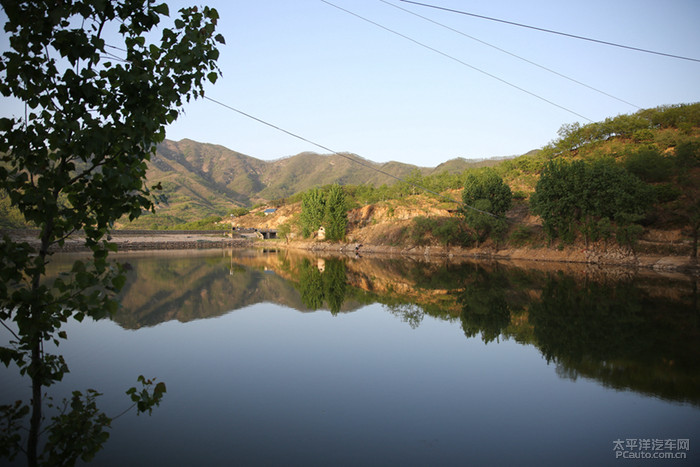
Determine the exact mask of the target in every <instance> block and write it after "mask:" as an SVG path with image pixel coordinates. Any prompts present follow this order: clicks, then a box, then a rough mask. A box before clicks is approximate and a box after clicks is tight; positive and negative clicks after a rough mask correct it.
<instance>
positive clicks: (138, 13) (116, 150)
mask: <svg viewBox="0 0 700 467" xmlns="http://www.w3.org/2000/svg"><path fill="white" fill-rule="evenodd" d="M1 4H2V7H3V9H4V11H5V14H6V15H7V18H8V20H7V22H6V24H5V31H6V32H8V33H9V34H10V35H11V36H10V50H8V51H6V52H4V53H3V54H2V56H1V57H0V93H2V95H3V96H6V97H12V98H16V99H19V100H20V101H22V102H23V103H24V104H25V108H26V117H25V118H2V119H0V132H1V133H2V135H1V137H0V192H5V193H8V195H9V197H10V201H11V205H12V206H13V207H15V208H17V209H18V210H19V211H20V212H21V213H22V215H23V217H24V219H25V220H26V221H27V222H29V223H30V224H33V225H35V226H36V227H37V228H38V229H39V231H40V234H39V238H38V240H39V246H38V247H33V246H31V245H29V244H27V243H18V242H14V241H12V240H11V239H9V238H8V237H5V238H4V239H3V240H2V242H0V258H1V259H2V262H1V263H0V320H2V324H3V326H4V327H5V328H6V329H7V330H8V331H9V332H10V333H11V334H12V336H13V339H12V341H11V346H10V347H4V348H0V358H1V359H2V361H3V363H5V364H6V365H9V364H10V362H14V364H16V365H17V366H18V367H19V369H20V372H21V373H22V374H23V375H27V376H28V377H29V378H30V379H31V392H32V395H31V402H30V405H31V409H30V407H29V406H26V405H20V406H18V408H17V410H14V411H13V409H12V408H7V407H8V406H6V407H4V409H5V414H6V415H7V414H10V415H9V417H10V419H11V420H12V421H13V423H14V425H13V426H17V425H18V424H19V423H20V421H21V419H22V417H24V416H25V415H27V414H28V413H29V412H30V411H31V417H30V422H29V429H28V430H27V433H28V434H27V439H26V444H25V447H22V446H21V445H20V441H21V439H20V438H21V437H20V436H19V435H16V436H15V435H7V434H6V435H7V436H5V437H3V439H2V440H3V441H5V442H6V444H5V445H4V446H2V448H3V453H4V454H6V455H8V456H10V457H13V456H14V455H16V453H17V450H23V451H25V452H26V455H27V459H28V464H29V465H37V464H38V462H39V461H40V460H42V459H43V460H44V461H46V462H51V463H58V462H59V461H60V462H65V463H67V464H71V463H72V462H75V460H76V459H77V458H78V457H80V458H81V459H83V460H89V459H90V458H91V457H92V456H93V455H94V454H95V453H96V452H97V451H98V450H99V449H100V447H101V445H102V443H103V442H104V441H105V439H106V433H105V432H104V428H105V427H106V426H107V424H108V423H109V422H108V420H109V419H108V418H107V419H105V418H104V414H101V413H100V412H99V411H97V410H96V408H95V406H94V403H93V402H94V397H95V396H96V394H92V393H88V394H87V395H85V396H83V395H82V394H80V393H79V392H76V393H74V398H73V400H72V401H71V402H70V404H69V407H71V410H70V411H68V412H67V413H64V414H62V415H61V416H56V417H54V418H53V420H52V423H51V424H50V425H49V426H48V427H47V429H48V430H49V438H48V439H49V442H47V443H46V445H45V450H44V451H45V452H44V457H43V458H40V455H39V449H38V448H39V434H40V431H41V430H40V426H41V424H42V420H43V418H44V414H43V412H42V409H43V408H42V389H43V388H45V387H48V386H51V385H52V384H53V383H54V382H56V381H59V380H60V379H61V377H62V376H63V374H64V373H65V372H66V371H67V370H68V367H67V365H66V362H65V361H64V360H63V358H62V357H61V356H60V355H49V354H48V353H46V352H44V343H45V342H51V341H52V342H54V343H55V344H56V345H58V344H59V343H60V340H61V339H65V338H66V337H67V336H66V333H65V332H64V331H61V330H60V329H61V326H62V324H63V323H65V322H67V321H68V320H69V319H71V318H73V319H76V320H78V321H80V320H82V319H84V317H86V316H89V317H92V318H94V319H100V318H102V317H105V316H106V315H108V314H109V313H111V312H113V311H114V310H116V309H117V306H118V303H117V302H116V301H115V300H114V295H115V294H116V292H117V291H118V290H119V289H120V288H121V287H122V286H123V284H124V281H125V275H124V274H123V268H122V267H121V266H120V265H117V264H114V263H109V262H107V255H108V253H109V252H110V251H114V250H116V246H115V245H113V244H110V243H109V242H108V241H107V240H105V236H106V235H107V233H108V232H109V230H110V229H111V228H112V226H113V223H114V222H115V221H116V220H117V219H119V218H120V217H122V216H124V215H126V216H128V217H129V219H132V220H133V219H135V218H136V217H138V216H139V215H140V214H141V212H142V210H146V209H151V208H152V207H153V199H152V197H151V190H149V189H148V187H146V186H144V180H145V175H146V162H147V161H148V160H149V158H150V156H151V155H152V154H154V152H155V147H156V144H157V143H159V142H161V141H162V140H163V139H164V137H165V126H166V125H167V124H168V123H171V122H173V121H174V120H175V119H176V118H177V117H178V115H179V113H180V112H181V108H182V104H183V101H184V100H186V101H189V100H191V99H194V98H197V97H201V96H203V93H204V89H203V85H204V82H205V80H207V79H208V80H209V81H211V82H215V81H216V79H217V77H218V76H219V74H220V73H219V70H218V68H217V66H216V60H217V58H218V55H219V53H218V50H217V48H216V43H217V42H218V43H223V42H224V39H223V37H222V36H221V35H215V28H216V23H217V19H218V14H217V12H216V10H214V9H211V8H208V7H205V8H196V7H193V8H183V9H181V10H180V17H179V18H178V19H176V20H175V24H174V27H173V28H164V29H163V30H162V35H161V38H160V39H159V40H158V39H155V36H154V35H153V34H152V33H153V31H154V30H156V28H157V27H159V24H160V21H161V19H162V17H163V16H168V15H169V11H168V6H167V5H166V4H165V3H163V4H156V3H155V2H154V1H153V0H129V1H127V0H114V1H89V0H72V1H71V0H68V1H58V0H54V1H41V2H40V1H37V0H24V1H10V0H2V1H1ZM110 28H112V29H113V30H116V31H118V34H119V35H118V36H117V37H118V38H119V40H120V42H119V43H118V44H117V43H113V42H112V39H110V42H109V43H108V42H107V40H105V37H104V34H105V31H108V30H110ZM117 40H118V39H114V41H117ZM115 51H119V52H120V55H122V57H117V56H116V55H114V53H115ZM76 232H83V233H84V235H85V245H86V247H88V248H89V249H90V251H91V252H92V258H91V260H89V261H76V262H75V263H74V265H73V267H72V270H71V271H70V272H69V273H67V274H66V275H65V276H63V277H59V278H57V279H56V280H55V281H53V282H51V281H49V280H48V279H47V277H46V265H47V264H48V263H49V262H50V260H51V255H52V251H54V249H56V248H57V247H60V246H61V245H63V243H64V241H65V239H66V238H67V237H68V236H70V235H72V234H74V233H76ZM141 381H142V382H143V383H144V384H145V385H147V386H148V385H150V384H152V382H151V381H147V380H145V379H143V378H141ZM154 389H155V390H154V391H153V393H150V392H148V391H146V392H141V393H138V392H136V389H133V391H131V392H130V395H131V398H132V400H133V401H134V402H135V403H136V405H137V406H138V410H139V411H144V410H150V407H152V406H153V404H157V401H158V399H159V397H160V396H162V393H163V392H164V391H165V386H164V385H162V383H159V384H158V385H156V387H155V388H154ZM70 420H77V421H80V423H79V426H73V427H72V428H70V427H69V426H67V425H66V423H68V422H69V421H70ZM69 429H72V430H77V432H73V433H72V436H71V437H67V438H65V439H64V442H61V443H57V442H56V440H61V439H63V438H61V436H62V435H67V433H69V431H68V430H69ZM81 430H82V431H81ZM81 437H82V438H81ZM76 439H77V440H79V441H77V442H76V441H70V440H76Z"/></svg>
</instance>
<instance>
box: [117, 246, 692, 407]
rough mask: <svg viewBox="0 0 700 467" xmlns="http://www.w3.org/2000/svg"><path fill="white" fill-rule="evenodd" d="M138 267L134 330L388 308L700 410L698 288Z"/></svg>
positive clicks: (283, 264)
mask: <svg viewBox="0 0 700 467" xmlns="http://www.w3.org/2000/svg"><path fill="white" fill-rule="evenodd" d="M128 261H129V262H130V263H131V265H132V269H131V271H130V278H129V279H130V280H129V285H128V286H127V288H126V289H125V290H124V291H123V293H122V296H121V302H122V304H123V309H122V310H121V311H120V312H119V313H118V314H117V315H116V316H115V317H114V320H115V321H116V322H117V323H119V324H120V325H121V326H122V327H125V328H130V329H135V328H139V327H143V326H153V325H156V324H158V323H161V322H164V321H168V320H179V321H190V320H194V319H202V318H210V317H214V316H219V315H222V314H224V313H227V312H230V311H233V310H237V309H240V308H244V307H247V306H249V305H252V304H255V303H275V304H280V305H284V306H286V307H290V308H294V309H296V310H299V311H302V312H304V311H310V310H319V309H324V310H329V311H330V312H331V313H333V314H334V315H335V314H338V313H347V312H352V311H354V310H356V309H358V308H360V307H362V306H364V305H366V304H370V303H381V304H383V305H384V308H385V309H386V310H387V311H389V312H390V313H392V314H393V315H395V316H397V317H398V318H399V319H401V320H402V321H404V322H406V323H407V324H408V325H409V326H411V327H413V328H416V327H418V326H420V324H421V322H422V320H423V317H424V316H425V315H430V316H434V317H437V318H440V319H443V320H448V321H454V322H456V323H461V326H462V329H463V330H464V334H465V336H466V337H467V338H470V339H471V338H480V339H482V340H483V341H484V342H485V343H491V342H494V341H496V342H497V341H499V340H503V339H506V340H514V341H516V342H519V343H521V344H523V345H531V346H534V347H536V348H537V349H538V350H539V351H540V352H541V354H542V355H543V356H544V357H545V358H546V359H547V361H548V362H550V363H552V364H554V365H556V368H557V374H559V375H560V376H561V377H563V378H570V379H577V378H579V377H585V378H591V379H594V380H596V381H598V382H600V383H602V384H603V385H606V386H609V387H612V388H616V389H626V390H627V389H631V390H634V391H636V392H639V393H643V394H647V395H653V396H656V397H660V398H663V399H667V400H673V401H683V402H689V403H692V404H694V405H700V346H698V345H697V343H698V342H699V341H700V325H699V321H700V313H699V308H698V290H697V279H694V278H688V277H682V276H679V277H674V278H668V277H661V276H655V275H653V274H649V275H641V276H637V277H635V278H631V277H629V275H628V274H626V275H623V277H622V278H621V279H618V278H615V277H610V276H606V275H601V274H599V273H598V272H596V273H591V271H588V270H586V269H585V268H582V269H580V270H575V269H571V270H569V271H567V272H561V271H557V270H556V269H555V268H554V269H552V270H547V269H546V267H543V268H542V269H540V270H534V269H529V270H525V269H520V268H515V267H506V266H504V265H499V264H484V263H469V262H467V263H462V264H454V263H447V264H444V263H435V262H424V261H411V260H404V259H368V258H362V259H357V258H353V259H350V258H345V257H335V258H332V257H328V258H319V257H315V256H310V255H303V254H292V253H290V252H285V251H271V252H241V251H233V252H225V253H221V252H215V253H211V254H210V255H209V256H206V257H202V256H191V257H172V256H167V255H161V256H144V257H138V256H134V257H131V258H129V259H128ZM547 267H550V268H551V266H547Z"/></svg>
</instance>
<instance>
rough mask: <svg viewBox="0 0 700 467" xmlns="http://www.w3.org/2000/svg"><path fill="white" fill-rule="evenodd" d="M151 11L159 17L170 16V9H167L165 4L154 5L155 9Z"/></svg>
mask: <svg viewBox="0 0 700 467" xmlns="http://www.w3.org/2000/svg"><path fill="white" fill-rule="evenodd" d="M153 11H155V12H156V13H158V14H159V15H161V16H170V9H168V4H167V3H161V4H160V5H156V6H155V7H153Z"/></svg>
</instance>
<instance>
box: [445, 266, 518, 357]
mask: <svg viewBox="0 0 700 467" xmlns="http://www.w3.org/2000/svg"><path fill="white" fill-rule="evenodd" d="M470 269H471V271H469V272H467V270H466V269H465V270H464V271H465V276H463V277H464V284H463V285H464V289H463V291H462V292H461V293H460V294H459V295H458V296H457V303H459V304H460V305H461V307H462V313H461V315H460V319H461V321H462V329H463V330H464V334H465V335H466V336H467V337H474V336H476V335H477V334H479V333H481V338H482V339H483V341H484V342H486V343H489V342H491V341H493V340H494V339H496V338H498V336H500V335H501V333H503V331H504V330H505V329H506V328H507V327H508V326H509V325H510V307H509V305H508V301H507V300H506V295H505V292H506V287H505V285H507V282H506V281H505V275H503V274H489V273H487V272H486V271H485V270H484V269H483V268H481V267H479V266H474V267H470Z"/></svg>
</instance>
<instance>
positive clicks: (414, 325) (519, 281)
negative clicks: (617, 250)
mask: <svg viewBox="0 0 700 467" xmlns="http://www.w3.org/2000/svg"><path fill="white" fill-rule="evenodd" d="M120 258H121V259H122V260H123V261H128V262H129V263H130V264H131V265H132V270H131V272H130V277H129V283H128V285H127V287H126V289H125V291H124V292H123V293H122V296H121V302H122V304H123V310H122V311H120V312H119V314H118V315H117V316H115V317H114V319H113V320H111V321H110V320H105V321H100V322H83V323H80V324H79V323H71V324H70V325H69V326H68V328H67V331H68V340H67V341H66V342H65V343H63V344H62V345H61V346H60V348H59V350H60V351H61V352H62V353H63V354H64V355H65V357H66V360H67V362H68V364H69V366H70V368H71V373H70V374H69V375H67V377H66V378H65V380H64V381H63V382H62V383H61V384H59V385H58V386H56V387H55V388H52V394H53V396H54V398H56V399H58V398H60V397H64V396H66V395H68V394H69V393H70V391H71V390H73V389H82V390H84V389H86V388H94V389H97V390H99V391H100V392H102V393H103V394H104V395H103V396H102V397H101V399H100V407H101V408H102V409H103V410H105V412H107V413H108V414H110V415H115V414H117V413H119V412H121V411H122V410H123V409H124V408H125V407H126V406H128V405H129V404H128V401H127V397H126V396H125V395H124V391H125V390H126V389H127V388H128V387H130V386H133V385H135V380H136V377H137V376H138V375H140V374H143V375H145V376H146V377H156V378H157V380H158V381H164V382H166V384H167V388H168V392H167V395H166V397H165V399H164V402H163V403H162V404H161V406H160V407H159V408H157V409H155V411H154V412H153V415H152V416H151V417H147V416H138V417H137V416H135V415H133V414H128V415H126V416H123V417H121V418H119V419H117V420H115V422H114V426H113V430H112V432H111V433H112V434H111V437H110V439H109V441H108V442H107V444H106V446H105V448H104V450H103V451H101V453H100V454H99V455H98V456H97V458H96V459H95V464H96V465H107V466H111V465H114V466H122V465H137V466H140V465H144V466H145V465H154V464H155V465H402V466H403V465H659V464H663V465H698V464H700V345H699V342H700V341H699V337H700V325H699V322H700V312H699V306H698V289H697V279H692V278H688V277H684V276H661V275H657V274H652V273H646V274H638V275H632V274H630V273H629V272H625V271H618V272H617V273H615V274H611V273H602V272H601V271H599V270H594V269H586V268H581V269H568V270H566V271H558V270H557V268H558V266H552V265H540V266H539V268H540V269H535V270H533V269H518V268H515V267H511V266H504V265H497V264H484V263H481V264H476V263H467V264H461V265H455V264H445V263H428V262H419V261H415V260H370V259H366V258H335V259H332V258H326V259H320V258H316V257H307V256H300V255H292V254H289V253H284V252H274V251H273V252H259V251H258V252H253V251H235V250H234V251H233V252H231V251H213V252H183V253H176V254H173V253H169V254H164V253H153V254H143V253H142V254H130V255H125V256H122V257H120ZM2 338H3V339H6V336H3V337H2ZM4 342H5V340H3V343H4ZM0 371H2V372H3V377H2V383H1V385H0V396H2V399H3V400H2V401H0V403H7V401H11V400H14V398H17V397H25V398H28V393H29V390H28V388H27V386H28V382H27V381H23V380H21V379H19V377H17V376H16V370H15V371H14V372H13V370H12V369H9V370H6V369H4V368H2V369H1V370H0ZM633 440H634V441H633ZM639 440H642V441H641V442H640V441H639ZM645 440H648V441H649V443H650V445H649V448H648V449H647V447H646V441H645ZM669 440H671V441H670V442H669ZM678 440H681V444H680V446H683V448H679V447H678V446H679V444H678ZM685 440H687V444H686V441H685ZM616 441H617V443H616ZM658 442H663V443H664V447H663V449H660V448H659V445H658ZM633 443H634V445H633ZM640 443H641V444H640ZM654 444H656V448H657V449H654V448H653V445H654ZM618 451H624V452H626V453H627V454H626V455H630V453H641V454H639V455H646V453H649V455H654V453H673V454H677V453H681V454H685V456H686V459H685V460H678V459H673V460H654V459H642V460H640V459H632V460H624V459H619V458H618V459H616V452H618Z"/></svg>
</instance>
